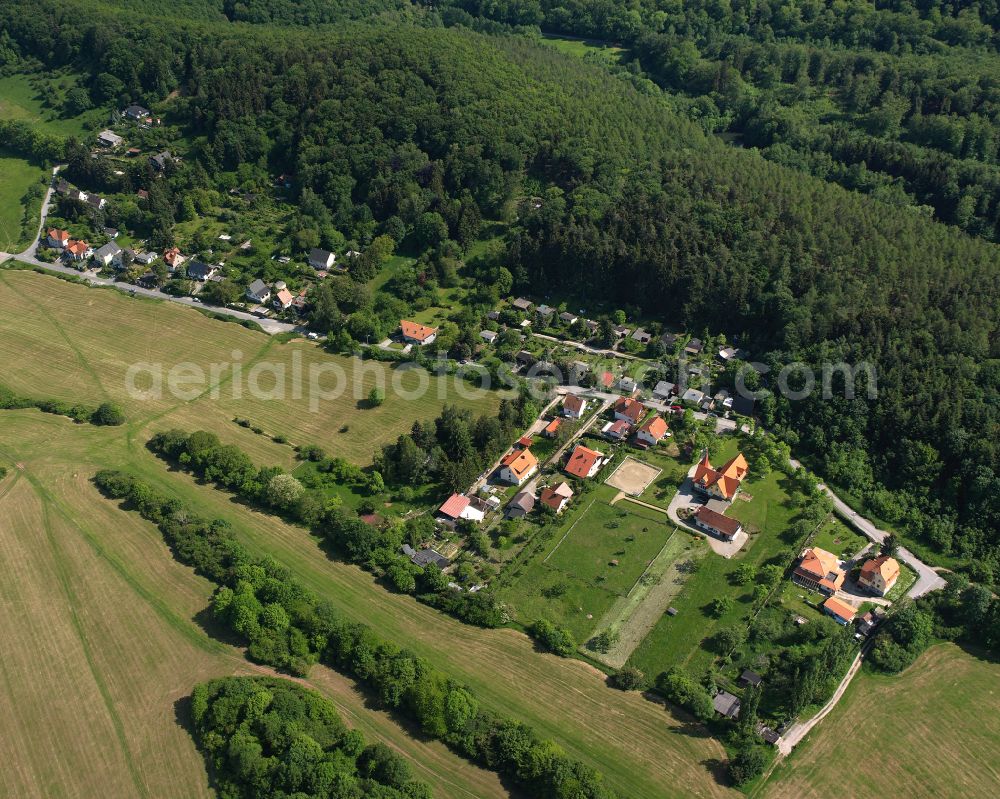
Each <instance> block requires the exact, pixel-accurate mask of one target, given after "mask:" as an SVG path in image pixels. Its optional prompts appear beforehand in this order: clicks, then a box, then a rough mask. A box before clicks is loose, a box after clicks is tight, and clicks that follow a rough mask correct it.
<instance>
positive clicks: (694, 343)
mask: <svg viewBox="0 0 1000 799" xmlns="http://www.w3.org/2000/svg"><path fill="white" fill-rule="evenodd" d="M703 349H705V345H704V344H702V342H701V339H700V338H693V339H691V340H690V341H689V342H688V343H687V344H686V345H685V346H684V354H685V355H700V354H701V351H702V350H703Z"/></svg>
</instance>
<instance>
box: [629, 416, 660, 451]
mask: <svg viewBox="0 0 1000 799" xmlns="http://www.w3.org/2000/svg"><path fill="white" fill-rule="evenodd" d="M666 435H667V423H666V422H665V421H663V417H661V416H654V417H652V418H651V419H649V420H648V421H647V422H646V423H645V424H644V425H643V426H642V427H640V428H639V431H638V432H637V433H636V434H635V438H636V442H637V443H639V444H645V445H646V446H650V447H655V446H656V445H657V444H659V443H660V442H661V441H662V440H663V437H664V436H666Z"/></svg>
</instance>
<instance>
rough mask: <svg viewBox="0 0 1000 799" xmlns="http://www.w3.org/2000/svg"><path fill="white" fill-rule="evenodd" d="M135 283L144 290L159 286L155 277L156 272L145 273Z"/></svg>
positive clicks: (158, 280)
mask: <svg viewBox="0 0 1000 799" xmlns="http://www.w3.org/2000/svg"><path fill="white" fill-rule="evenodd" d="M135 282H136V283H137V284H138V285H139V286H141V287H142V288H144V289H155V288H156V287H157V286H159V285H160V279H159V278H158V277H157V276H156V272H146V273H144V274H143V275H142V276H140V277H139V279H138V280H136V281H135Z"/></svg>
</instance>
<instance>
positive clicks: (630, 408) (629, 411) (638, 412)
mask: <svg viewBox="0 0 1000 799" xmlns="http://www.w3.org/2000/svg"><path fill="white" fill-rule="evenodd" d="M644 410H645V406H644V405H643V404H642V403H641V402H639V400H637V399H633V398H632V397H622V398H621V399H620V400H618V402H616V403H615V419H623V420H625V421H626V422H629V423H630V424H639V420H640V419H641V418H642V414H643V411H644Z"/></svg>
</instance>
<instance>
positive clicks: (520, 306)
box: [511, 297, 534, 313]
mask: <svg viewBox="0 0 1000 799" xmlns="http://www.w3.org/2000/svg"><path fill="white" fill-rule="evenodd" d="M511 307H513V308H514V309H515V310H518V311H524V312H525V313H527V312H528V311H530V310H531V309H532V308H533V307H534V304H533V303H532V302H531V300H529V299H526V298H524V297H518V298H517V299H516V300H513V301H512V302H511Z"/></svg>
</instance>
